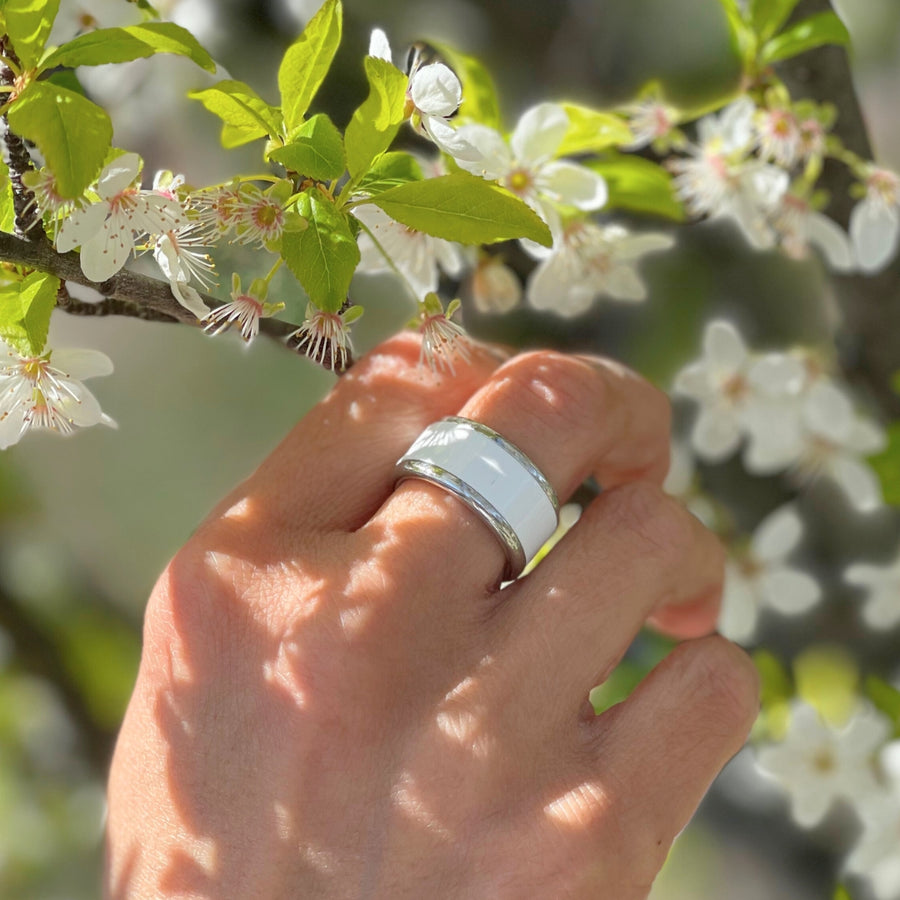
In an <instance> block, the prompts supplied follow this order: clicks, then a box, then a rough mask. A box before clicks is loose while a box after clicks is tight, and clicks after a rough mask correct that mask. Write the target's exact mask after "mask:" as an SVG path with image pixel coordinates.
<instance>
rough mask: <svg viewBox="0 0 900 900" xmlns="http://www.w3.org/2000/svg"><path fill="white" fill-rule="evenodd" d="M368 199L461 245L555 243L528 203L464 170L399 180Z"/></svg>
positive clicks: (413, 224) (396, 216)
mask: <svg viewBox="0 0 900 900" xmlns="http://www.w3.org/2000/svg"><path fill="white" fill-rule="evenodd" d="M372 202H373V203H374V204H375V205H376V206H379V207H381V209H383V210H384V211H385V212H386V213H387V214H388V215H389V216H390V217H391V218H392V219H395V220H396V221H397V222H401V223H402V224H403V225H406V226H408V227H409V228H413V229H415V230H416V231H422V232H424V233H425V234H430V235H432V236H433V237H439V238H444V239H445V240H448V241H458V242H459V243H460V244H493V243H495V242H497V241H507V240H512V239H514V238H529V239H530V240H533V241H537V242H538V243H539V244H543V245H544V246H545V247H549V246H550V245H551V244H552V243H553V239H552V237H551V236H550V229H549V228H547V226H546V224H545V223H544V222H543V221H542V220H541V219H540V218H539V217H538V215H537V213H535V212H534V210H532V209H531V207H529V206H527V205H526V204H525V203H523V202H522V201H521V200H520V199H519V198H518V197H516V196H515V195H514V194H511V193H510V192H509V191H507V190H505V189H504V188H501V187H499V186H498V185H496V184H492V183H491V182H489V181H485V180H484V179H483V178H478V177H477V176H476V175H469V174H468V173H467V172H460V173H458V174H456V175H442V176H441V177H440V178H427V179H425V180H424V181H413V182H411V183H409V184H402V185H400V186H399V187H395V188H391V189H390V190H389V191H385V192H384V193H383V194H378V195H377V196H376V197H374V198H373V200H372Z"/></svg>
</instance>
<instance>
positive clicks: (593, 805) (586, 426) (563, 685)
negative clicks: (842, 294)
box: [107, 335, 757, 900]
mask: <svg viewBox="0 0 900 900" xmlns="http://www.w3.org/2000/svg"><path fill="white" fill-rule="evenodd" d="M418 354H419V345H418V342H417V340H416V339H415V338H414V337H412V336H409V335H407V336H401V337H398V338H395V339H393V340H391V341H389V342H387V343H386V344H384V345H382V346H381V347H379V348H378V349H377V350H375V351H374V352H373V353H372V354H370V355H369V356H367V357H366V358H364V359H363V360H362V361H361V362H360V363H358V364H357V366H356V367H355V368H354V369H353V370H352V372H351V373H349V374H348V375H346V376H345V377H344V378H343V379H342V380H341V381H340V383H339V384H338V385H337V386H336V387H335V389H334V390H333V391H332V393H331V394H330V395H329V396H328V398H326V399H325V400H324V401H323V402H322V403H320V404H319V405H318V406H317V407H316V408H315V409H314V410H312V412H310V414H309V415H307V416H306V418H304V419H303V421H302V422H301V423H300V424H299V425H298V426H297V427H296V428H295V429H294V430H293V432H292V433H291V434H290V435H289V436H288V437H287V438H286V440H285V441H284V442H283V443H282V444H281V446H280V447H279V448H278V449H277V450H276V451H275V452H274V453H273V454H272V455H271V456H270V457H269V459H267V460H266V461H265V462H264V463H263V465H262V466H261V467H260V468H259V470H258V471H257V472H255V473H254V474H253V475H252V476H251V477H250V478H249V479H248V480H247V481H246V482H245V483H244V484H243V485H241V486H240V487H239V488H238V489H237V490H236V491H235V492H234V493H232V494H231V495H230V496H229V497H228V498H226V500H225V501H224V502H223V503H221V504H220V505H219V506H218V507H217V509H216V510H214V512H213V513H212V514H211V516H210V517H209V518H208V519H207V520H206V521H205V523H204V524H203V525H202V526H201V527H200V528H199V529H198V531H197V533H196V534H195V535H194V536H193V537H192V538H191V539H190V540H189V541H188V543H187V545H186V546H185V547H184V548H183V549H182V550H181V551H180V552H179V553H178V554H177V555H176V557H175V559H174V560H173V561H172V563H171V564H170V565H169V567H168V568H167V570H166V572H165V573H164V574H163V576H162V577H161V578H160V581H159V583H158V584H157V586H156V588H155V590H154V592H153V595H152V597H151V599H150V603H149V606H148V609H147V615H146V622H145V634H144V638H145V642H144V654H143V659H142V663H141V668H140V673H139V676H138V681H137V685H136V687H135V691H134V695H133V697H132V700H131V704H130V706H129V709H128V713H127V715H126V718H125V722H124V724H123V727H122V732H121V735H120V738H119V743H118V746H117V748H116V754H115V759H114V762H113V767H112V773H111V778H110V786H109V823H108V842H109V847H108V853H109V862H108V875H107V891H108V894H109V895H110V896H111V897H113V898H116V900H120V898H126V897H127V898H136V897H146V898H149V897H154V898H155V897H160V896H178V897H192V898H201V897H203V898H206V897H209V898H217V900H219V898H250V897H253V898H256V897H265V898H282V897H284V898H288V897H290V898H301V897H302V898H307V897H308V898H316V900H327V898H391V900H398V898H421V897H429V896H430V897H435V898H441V900H452V898H465V900H480V898H486V900H487V898H490V900H503V898H515V900H522V898H538V900H543V898H554V900H555V898H598V897H601V898H607V900H637V898H643V897H645V896H646V895H647V893H648V891H649V889H650V885H651V883H652V881H653V878H654V877H655V875H656V873H657V871H658V869H659V868H660V866H661V864H662V862H663V860H664V858H665V855H666V853H667V851H668V848H669V846H670V844H671V842H672V841H673V839H674V837H675V836H676V835H677V834H678V832H679V831H680V830H681V829H682V828H683V827H684V825H685V824H686V823H687V821H688V819H689V818H690V816H691V814H692V813H693V811H694V809H695V808H696V806H697V804H698V803H699V801H700V798H701V797H702V795H703V793H704V791H705V790H706V788H707V787H708V785H709V783H710V782H711V781H712V779H713V778H714V777H715V775H716V773H717V772H718V771H719V769H720V768H721V767H722V766H723V765H724V763H725V762H726V761H727V760H728V759H729V758H730V757H731V756H732V755H733V754H734V753H735V752H736V751H737V750H738V749H739V748H740V746H741V744H742V743H743V741H744V739H745V737H746V734H747V731H748V730H749V728H750V725H751V723H752V721H753V719H754V716H755V713H756V708H757V687H756V678H755V672H754V669H753V667H752V665H751V664H750V662H749V660H748V659H747V658H746V656H745V655H744V654H743V653H742V652H741V651H740V650H738V649H737V648H736V647H734V646H733V645H731V644H729V643H728V642H727V641H725V640H724V639H722V638H720V637H716V636H714V637H700V635H703V634H705V633H707V632H708V631H710V630H711V629H712V628H713V626H714V623H715V617H716V609H717V603H718V595H719V591H720V587H721V580H722V568H723V562H722V559H723V557H722V551H721V549H720V547H719V544H718V542H717V540H716V539H715V538H714V537H713V536H712V535H711V534H710V533H709V532H707V531H706V530H705V529H704V528H703V527H702V526H701V525H700V523H699V522H697V521H696V520H695V519H694V518H693V517H692V516H691V515H690V514H689V513H687V512H686V511H685V510H684V509H683V508H682V507H681V506H680V505H679V504H678V503H677V502H675V501H673V500H672V499H670V498H668V497H667V496H666V495H665V494H664V493H663V492H662V490H661V488H660V486H659V485H660V483H661V481H662V479H663V477H664V475H665V472H666V468H667V462H668V446H669V416H668V407H667V403H666V400H665V397H664V396H663V395H662V394H660V393H659V392H658V391H656V390H655V389H654V388H652V387H651V386H649V385H648V384H647V383H646V382H644V381H642V380H641V379H639V378H638V377H637V376H635V375H633V374H632V373H630V372H628V371H627V370H625V369H623V368H622V367H620V366H618V365H616V364H614V363H610V362H601V361H599V360H597V361H595V362H589V361H586V360H582V359H578V358H574V357H570V356H563V355H560V354H556V353H531V354H526V355H523V356H519V357H515V358H513V359H512V360H510V361H509V362H507V363H506V364H504V365H503V366H501V367H500V368H497V369H495V365H496V363H494V362H492V361H488V360H487V358H481V359H479V360H476V361H475V362H473V364H471V365H468V366H464V367H462V369H461V371H460V372H459V373H458V374H457V376H456V377H455V378H452V379H443V380H438V379H436V378H434V377H433V376H431V375H430V374H429V373H427V372H425V373H423V372H421V371H420V370H419V368H418V367H417V359H418ZM456 413H459V414H461V415H464V416H467V417H469V418H471V419H474V420H476V421H479V422H483V423H485V424H487V425H489V426H490V427H492V428H494V429H496V430H497V431H498V432H499V433H500V434H502V435H503V436H504V437H506V438H507V439H508V440H510V441H512V442H513V443H515V444H516V445H518V446H519V447H521V448H522V450H524V451H525V452H526V453H527V454H528V456H529V457H530V458H531V459H532V460H533V461H534V462H535V463H536V464H537V466H538V467H539V468H540V469H541V470H542V471H543V472H544V473H545V474H546V476H547V477H548V479H549V480H550V482H551V483H552V484H553V486H554V487H555V489H556V491H557V493H558V495H559V496H560V498H561V499H563V500H564V499H565V498H566V497H567V496H569V495H570V494H571V493H572V492H573V491H574V490H575V488H576V487H577V486H578V485H579V484H580V483H581V482H582V481H583V480H584V479H585V478H586V477H587V476H588V475H590V474H594V475H595V476H596V477H597V479H598V481H599V482H600V483H601V484H602V485H603V486H604V489H605V490H604V492H603V493H602V494H601V495H600V496H599V497H598V498H597V499H596V500H594V501H593V503H592V504H591V505H590V506H589V507H588V508H587V509H586V510H585V512H584V514H583V515H582V517H581V519H580V521H579V522H578V524H577V525H576V526H575V527H574V528H573V529H572V530H571V531H570V532H569V534H568V535H566V537H565V538H564V539H563V540H562V541H561V542H560V544H559V545H558V546H557V547H556V548H554V550H553V551H552V552H551V553H550V554H549V555H548V556H547V558H546V559H545V560H544V561H543V562H542V563H541V564H540V566H538V567H537V569H535V570H534V571H533V572H532V573H531V574H529V575H527V576H525V577H524V578H522V579H521V580H519V581H518V582H516V583H515V584H513V585H510V586H509V587H507V588H505V589H503V590H502V591H498V590H497V589H496V581H497V576H498V573H499V572H500V571H501V570H502V569H503V565H504V554H503V551H502V549H501V547H500V544H499V542H498V541H497V540H496V538H495V537H494V536H493V535H492V534H491V533H490V531H488V529H487V528H486V526H485V525H484V524H483V523H482V522H481V521H480V520H479V519H477V518H476V517H475V516H474V515H473V514H472V513H471V512H470V511H469V510H468V509H466V508H465V507H464V506H463V505H462V504H461V503H460V502H459V501H458V500H457V499H456V498H454V497H453V496H451V495H449V494H447V493H445V492H443V491H442V490H440V489H439V488H437V487H434V486H433V485H430V484H427V483H425V482H423V481H419V480H411V481H406V482H404V483H402V484H401V485H399V486H398V487H397V489H396V490H393V480H394V474H393V469H394V463H395V462H396V460H397V459H398V458H399V457H400V456H401V455H402V453H403V452H404V451H405V450H406V449H407V448H408V446H409V445H410V443H411V442H412V441H413V440H414V439H415V438H416V437H417V436H418V434H419V433H420V432H421V430H422V429H423V428H424V427H425V426H426V425H428V424H429V423H431V422H434V421H436V420H438V419H440V418H442V417H443V416H446V415H450V414H456ZM648 617H649V618H651V620H652V621H653V622H654V623H655V624H656V625H657V626H658V627H661V628H663V629H664V630H666V631H669V632H670V633H673V634H676V635H678V636H680V637H685V638H692V639H691V640H687V641H686V642H684V643H682V644H681V645H679V647H678V648H677V649H676V650H675V651H673V653H671V654H670V656H669V657H668V658H667V659H666V660H665V661H664V662H662V663H661V664H660V665H659V666H658V667H657V669H656V670H654V671H653V672H652V673H651V674H650V675H649V676H648V677H647V678H646V679H645V680H644V682H643V683H642V684H641V685H640V686H639V687H638V688H637V689H636V690H635V691H634V693H633V694H632V696H631V697H630V698H629V699H628V700H627V701H626V702H624V703H621V704H619V705H617V706H615V707H613V708H612V709H610V710H608V711H606V712H605V713H603V714H602V715H600V716H594V715H593V711H592V709H591V708H590V705H589V703H588V701H587V695H588V691H589V689H590V688H591V687H592V686H593V685H595V684H597V683H599V682H601V681H602V680H603V679H604V678H605V677H606V676H607V675H608V674H609V673H610V672H611V671H612V669H613V668H614V666H615V665H616V663H617V661H618V660H619V659H620V658H621V656H622V654H623V653H624V652H625V650H626V649H627V647H628V645H629V644H630V643H631V641H632V639H633V638H634V636H635V634H636V633H637V631H638V630H639V629H640V627H641V626H642V625H643V623H644V621H645V620H646V619H647V618H648Z"/></svg>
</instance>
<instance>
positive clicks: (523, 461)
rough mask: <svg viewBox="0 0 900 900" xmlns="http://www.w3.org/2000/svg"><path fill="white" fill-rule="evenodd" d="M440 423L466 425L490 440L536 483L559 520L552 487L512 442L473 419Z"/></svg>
mask: <svg viewBox="0 0 900 900" xmlns="http://www.w3.org/2000/svg"><path fill="white" fill-rule="evenodd" d="M442 421H444V422H453V423H454V424H456V425H468V426H469V427H470V428H472V429H473V430H474V431H479V432H481V434H483V435H484V436H485V437H487V438H490V439H491V440H492V441H493V442H494V443H495V444H497V445H498V446H500V447H502V448H503V449H504V450H505V451H506V452H507V453H508V454H509V455H510V456H511V457H513V459H515V460H516V462H517V463H519V465H520V466H522V468H523V469H525V470H526V471H527V472H528V474H529V475H531V477H532V478H533V479H534V480H535V481H536V482H537V483H538V485H539V486H540V488H541V490H542V491H543V492H544V494H545V495H546V497H547V499H548V500H549V501H550V504H551V505H552V506H553V512H554V513H556V518H557V520H558V519H559V498H558V497H557V496H556V491H555V490H553V485H552V484H550V482H549V481H547V477H546V476H545V475H544V473H543V472H542V471H541V470H540V469H539V468H538V467H537V466H536V465H535V464H534V463H533V462H532V461H531V460H530V459H529V458H528V456H527V455H526V454H525V453H524V451H522V450H520V449H519V448H518V447H517V446H516V445H515V444H514V443H513V442H512V441H508V440H507V439H506V438H505V437H503V435H502V434H499V433H498V432H496V431H494V429H493V428H489V427H488V426H487V425H483V424H482V423H481V422H476V421H474V420H473V419H467V418H465V416H446V417H445V418H444V419H443V420H442Z"/></svg>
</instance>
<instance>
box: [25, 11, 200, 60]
mask: <svg viewBox="0 0 900 900" xmlns="http://www.w3.org/2000/svg"><path fill="white" fill-rule="evenodd" d="M155 53H174V54H176V55H178V56H186V57H187V58H188V59H190V60H193V61H194V62H195V63H196V64H197V65H198V66H200V68H201V69H206V71H207V72H215V71H216V64H215V62H214V60H213V58H212V57H211V56H210V55H209V54H208V53H207V52H206V51H205V50H204V49H203V47H201V46H200V44H199V43H198V41H197V39H196V38H195V37H194V36H193V35H192V34H191V33H190V32H189V31H188V30H187V29H185V28H182V27H181V26H180V25H175V24H174V23H173V22H146V23H144V24H143V25H128V26H127V27H124V28H98V29H96V30H95V31H89V32H87V33H86V34H82V35H79V36H78V37H77V38H75V39H74V40H71V41H69V42H68V43H67V44H63V45H62V46H61V47H58V48H57V49H56V50H54V51H53V52H52V53H50V54H49V56H47V57H46V58H45V59H43V60H41V68H42V69H53V68H55V67H56V66H67V67H68V68H72V69H74V68H75V67H76V66H103V65H107V64H108V63H123V62H131V60H133V59H144V58H145V57H148V56H153V55H154V54H155Z"/></svg>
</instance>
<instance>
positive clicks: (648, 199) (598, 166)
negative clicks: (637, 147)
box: [585, 154, 685, 222]
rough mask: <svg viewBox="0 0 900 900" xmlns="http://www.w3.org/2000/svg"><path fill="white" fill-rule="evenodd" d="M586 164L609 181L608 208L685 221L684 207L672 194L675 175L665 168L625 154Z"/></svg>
mask: <svg viewBox="0 0 900 900" xmlns="http://www.w3.org/2000/svg"><path fill="white" fill-rule="evenodd" d="M585 165H586V166H587V167H588V168H589V169H593V171H595V172H597V173H598V174H600V175H602V176H603V177H604V179H605V180H606V184H607V187H608V188H609V201H608V203H607V208H610V209H628V210H631V211H632V212H639V213H650V214H651V215H655V216H662V217H663V218H666V219H672V220H673V221H675V222H683V221H684V219H685V213H684V207H683V206H682V205H681V203H680V202H679V200H678V198H677V197H676V196H675V194H674V192H673V191H672V176H671V175H670V174H669V172H668V171H667V170H666V169H664V168H663V167H662V166H659V165H657V164H656V163H654V162H651V161H650V160H649V159H643V158H642V157H640V156H625V155H621V154H617V155H615V156H612V157H609V158H604V159H600V160H588V162H587V163H585Z"/></svg>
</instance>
